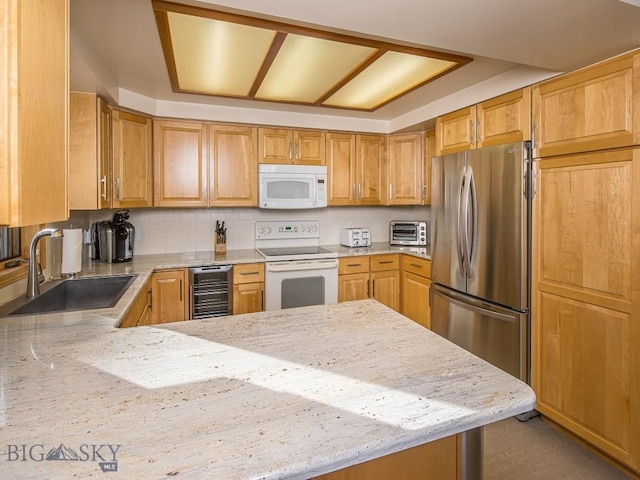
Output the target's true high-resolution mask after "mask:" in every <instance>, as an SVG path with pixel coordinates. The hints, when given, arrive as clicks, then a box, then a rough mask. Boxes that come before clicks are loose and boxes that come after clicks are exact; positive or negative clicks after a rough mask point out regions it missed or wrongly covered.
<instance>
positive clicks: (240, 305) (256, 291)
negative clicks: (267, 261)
mask: <svg viewBox="0 0 640 480" xmlns="http://www.w3.org/2000/svg"><path fill="white" fill-rule="evenodd" d="M263 310H264V263H239V264H236V265H234V266H233V314H234V315H238V314H241V313H253V312H262V311H263Z"/></svg>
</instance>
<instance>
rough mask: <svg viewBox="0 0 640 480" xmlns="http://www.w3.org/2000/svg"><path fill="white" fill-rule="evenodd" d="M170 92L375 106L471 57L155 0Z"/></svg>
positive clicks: (335, 105)
mask: <svg viewBox="0 0 640 480" xmlns="http://www.w3.org/2000/svg"><path fill="white" fill-rule="evenodd" d="M152 4H153V9H154V13H155V18H156V23H157V26H158V32H159V35H160V41H161V43H162V48H163V51H164V56H165V61H166V64H167V69H168V72H169V77H170V79H171V85H172V88H173V90H174V91H175V92H181V93H197V94H205V95H213V96H221V97H232V98H244V99H248V100H264V101H272V102H281V103H294V104H301V105H314V106H322V107H333V108H342V109H350V110H362V111H374V110H376V109H378V108H380V107H381V106H383V105H386V104H387V103H389V102H391V101H393V100H395V99H396V98H398V97H400V96H402V95H404V94H406V93H409V92H410V91H412V90H415V89H416V88H418V87H421V86H423V85H425V84H426V83H428V82H430V81H432V80H435V79H436V78H439V77H442V76H443V75H445V74H446V73H449V72H452V71H453V70H455V69H457V68H459V67H461V66H462V65H465V64H467V63H469V62H471V60H472V59H471V58H468V57H464V56H460V55H452V54H447V53H441V52H436V51H432V50H428V49H423V48H417V47H408V46H404V45H397V44H393V43H388V42H382V41H377V40H370V39H365V38H359V37H356V36H350V35H345V34H338V33H332V32H326V31H322V30H316V29H313V28H309V27H302V26H296V25H289V24H286V23H281V22H274V21H271V20H265V19H261V18H254V17H250V16H245V15H237V14H232V13H227V12H222V11H217V10H211V9H207V8H200V7H194V6H188V5H182V4H176V3H172V2H166V1H163V0H153V1H152Z"/></svg>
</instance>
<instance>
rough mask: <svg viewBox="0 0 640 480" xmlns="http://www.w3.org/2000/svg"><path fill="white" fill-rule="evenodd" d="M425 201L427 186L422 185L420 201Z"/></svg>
mask: <svg viewBox="0 0 640 480" xmlns="http://www.w3.org/2000/svg"><path fill="white" fill-rule="evenodd" d="M426 199H427V184H426V183H423V184H422V201H423V202H424V201H425V200H426Z"/></svg>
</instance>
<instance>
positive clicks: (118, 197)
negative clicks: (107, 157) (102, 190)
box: [116, 177, 120, 201]
mask: <svg viewBox="0 0 640 480" xmlns="http://www.w3.org/2000/svg"><path fill="white" fill-rule="evenodd" d="M116 200H117V201H120V177H118V178H116Z"/></svg>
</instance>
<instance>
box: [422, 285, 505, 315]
mask: <svg viewBox="0 0 640 480" xmlns="http://www.w3.org/2000/svg"><path fill="white" fill-rule="evenodd" d="M433 295H437V296H440V297H442V298H444V299H446V300H447V302H450V303H452V304H454V305H457V306H458V307H462V308H466V309H467V310H471V311H472V312H474V313H478V314H480V315H484V316H487V317H492V318H495V319H496V320H502V321H504V322H510V323H514V322H516V321H517V319H516V318H515V317H513V316H512V315H505V314H504V313H500V312H496V311H495V310H492V309H489V308H483V307H482V306H479V305H474V304H472V303H468V302H465V301H463V300H459V299H458V298H457V297H456V296H455V295H450V294H449V293H448V292H446V291H444V290H443V289H441V288H438V286H434V288H433Z"/></svg>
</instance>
